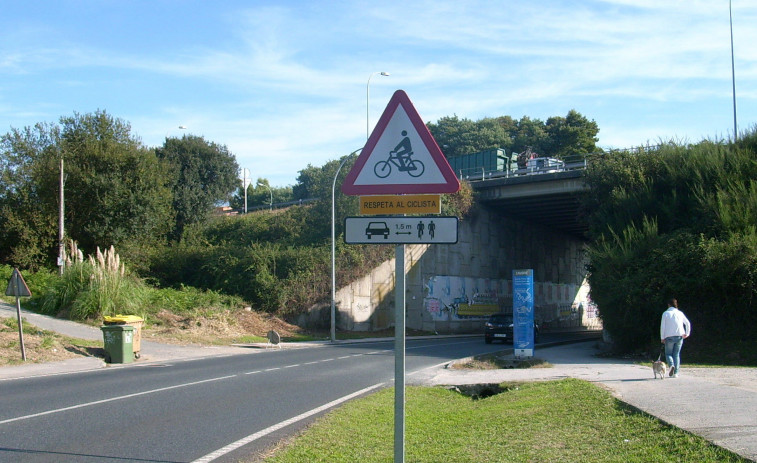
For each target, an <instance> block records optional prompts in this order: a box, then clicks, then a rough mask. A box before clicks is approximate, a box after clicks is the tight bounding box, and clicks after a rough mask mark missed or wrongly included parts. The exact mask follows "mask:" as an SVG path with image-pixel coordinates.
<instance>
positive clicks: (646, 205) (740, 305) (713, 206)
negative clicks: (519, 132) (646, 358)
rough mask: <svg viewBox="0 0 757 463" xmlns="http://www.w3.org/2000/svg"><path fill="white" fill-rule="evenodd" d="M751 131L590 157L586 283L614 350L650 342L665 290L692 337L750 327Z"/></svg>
mask: <svg viewBox="0 0 757 463" xmlns="http://www.w3.org/2000/svg"><path fill="white" fill-rule="evenodd" d="M756 141H757V134H756V133H755V132H752V133H750V134H748V135H747V136H746V137H744V138H743V139H742V140H740V141H739V142H738V144H735V145H734V144H724V143H714V142H709V141H705V142H702V143H699V144H697V145H691V146H681V145H676V144H667V145H665V146H663V147H661V148H660V149H659V150H656V151H647V152H640V153H634V154H629V153H611V154H609V155H605V156H603V157H601V158H598V159H594V160H593V162H592V164H591V167H590V169H589V171H588V173H587V183H588V184H589V185H590V187H591V192H590V193H589V195H588V196H587V198H586V202H585V207H586V209H587V212H588V217H589V220H590V228H591V235H592V239H593V240H592V244H591V245H590V246H589V258H590V261H591V266H590V272H591V273H590V283H591V287H592V297H593V299H594V300H595V301H596V302H597V303H598V305H599V307H600V311H601V316H602V320H603V322H604V325H605V328H606V329H607V330H608V332H609V333H610V334H611V336H612V337H613V339H614V341H615V342H616V345H617V347H618V348H619V349H620V350H623V351H632V350H637V349H644V348H647V347H650V346H651V345H654V346H656V345H657V344H658V343H659V320H660V315H661V314H662V312H663V311H664V310H665V308H666V305H665V301H666V300H667V298H669V297H676V298H678V300H679V304H680V306H681V308H682V309H683V310H684V312H686V314H687V315H688V317H689V318H690V319H691V321H692V323H693V325H694V328H695V334H696V336H695V337H692V342H707V343H713V345H715V344H726V343H727V342H728V340H733V339H752V338H753V337H754V335H755V334H756V333H757V330H755V322H757V316H756V315H755V313H756V312H755V296H757V231H756V225H755V224H756V223H757V220H756V219H757V184H756V183H755V181H754V180H753V179H755V178H757V151H755V146H757V142H756ZM735 355H737V356H738V355H739V353H738V352H736V353H735Z"/></svg>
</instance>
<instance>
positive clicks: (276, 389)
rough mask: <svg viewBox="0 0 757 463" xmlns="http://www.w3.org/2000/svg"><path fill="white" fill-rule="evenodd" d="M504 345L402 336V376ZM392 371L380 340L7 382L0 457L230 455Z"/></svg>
mask: <svg viewBox="0 0 757 463" xmlns="http://www.w3.org/2000/svg"><path fill="white" fill-rule="evenodd" d="M502 348H503V347H502V345H499V344H495V345H486V344H484V342H483V339H482V338H481V337H474V338H444V339H422V340H408V341H407V355H406V375H407V377H408V380H411V378H412V375H413V373H414V372H419V371H421V370H423V369H425V368H428V367H431V366H433V365H438V364H440V363H444V362H448V361H451V360H454V359H458V358H461V357H466V356H470V355H475V354H479V353H483V352H490V351H496V350H501V349H502ZM393 379H394V351H393V342H392V341H391V340H387V341H381V342H370V343H359V344H343V345H325V346H323V347H318V348H309V349H282V350H273V349H269V350H259V351H256V352H255V353H246V354H242V355H230V356H225V357H212V358H201V359H194V360H189V361H176V362H164V363H146V364H141V365H139V364H134V365H128V366H124V367H115V368H107V369H101V370H96V371H89V372H85V373H77V374H70V375H59V376H49V377H36V378H26V379H18V380H12V381H6V382H3V383H2V391H1V392H0V461H14V462H15V461H19V462H27V461H28V462H60V461H67V462H95V461H97V462H103V461H106V462H122V461H140V462H192V461H217V462H226V461H234V462H236V461H239V460H240V459H241V458H244V457H245V456H249V455H252V454H256V453H257V452H260V451H261V450H263V449H265V448H266V447H268V446H269V445H271V444H272V443H274V442H276V441H278V440H280V439H281V438H282V437H285V436H287V435H291V434H292V433H294V432H296V431H297V430H298V429H300V428H302V427H303V426H305V425H306V424H307V423H309V422H310V421H312V420H313V419H314V418H315V417H316V416H318V415H320V414H322V413H324V412H325V411H327V410H328V409H330V408H333V407H334V406H337V405H339V404H340V403H342V401H344V400H348V399H350V398H353V397H356V396H359V395H361V394H364V393H369V392H371V391H373V390H376V389H378V388H380V387H386V386H390V385H391V384H392V381H393Z"/></svg>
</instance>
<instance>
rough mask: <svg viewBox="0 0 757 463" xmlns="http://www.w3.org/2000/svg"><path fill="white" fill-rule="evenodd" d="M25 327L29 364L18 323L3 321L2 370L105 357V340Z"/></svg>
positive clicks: (0, 327) (0, 321)
mask: <svg viewBox="0 0 757 463" xmlns="http://www.w3.org/2000/svg"><path fill="white" fill-rule="evenodd" d="M22 326H23V331H24V351H25V352H26V362H24V361H23V360H22V358H21V339H20V338H19V335H18V321H17V320H16V319H14V318H0V367H2V366H12V365H22V364H24V363H43V362H54V361H59V360H65V359H68V358H76V357H101V358H102V357H104V349H103V347H102V341H89V340H85V339H77V338H71V337H68V336H62V335H60V334H57V333H53V332H52V331H47V330H42V329H39V328H37V327H36V326H34V325H32V324H31V323H27V322H26V321H25V320H24V321H23V323H22Z"/></svg>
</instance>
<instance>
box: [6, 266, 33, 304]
mask: <svg viewBox="0 0 757 463" xmlns="http://www.w3.org/2000/svg"><path fill="white" fill-rule="evenodd" d="M5 295H6V296H16V297H31V296H32V293H31V291H29V287H28V286H26V282H25V281H24V277H22V276H21V272H19V271H18V269H17V268H14V269H13V273H11V279H10V280H9V281H8V288H7V289H6V290H5Z"/></svg>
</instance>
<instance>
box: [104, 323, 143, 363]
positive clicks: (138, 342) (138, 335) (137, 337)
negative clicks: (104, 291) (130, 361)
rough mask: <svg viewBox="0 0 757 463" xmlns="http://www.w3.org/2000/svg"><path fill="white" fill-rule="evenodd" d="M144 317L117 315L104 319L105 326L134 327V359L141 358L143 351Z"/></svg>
mask: <svg viewBox="0 0 757 463" xmlns="http://www.w3.org/2000/svg"><path fill="white" fill-rule="evenodd" d="M144 322H145V321H144V319H143V318H142V317H137V316H136V315H115V316H113V317H103V324H104V325H127V326H133V327H134V339H133V341H132V348H133V350H134V358H139V357H140V355H141V354H140V351H141V350H142V325H143V324H144Z"/></svg>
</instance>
